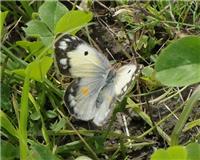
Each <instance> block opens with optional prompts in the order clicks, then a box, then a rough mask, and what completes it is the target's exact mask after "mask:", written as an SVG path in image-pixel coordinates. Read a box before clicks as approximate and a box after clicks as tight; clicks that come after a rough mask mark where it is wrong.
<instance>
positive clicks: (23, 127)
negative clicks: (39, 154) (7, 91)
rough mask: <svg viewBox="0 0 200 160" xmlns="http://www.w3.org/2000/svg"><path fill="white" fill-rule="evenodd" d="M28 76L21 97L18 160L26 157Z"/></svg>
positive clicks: (23, 159) (24, 159)
mask: <svg viewBox="0 0 200 160" xmlns="http://www.w3.org/2000/svg"><path fill="white" fill-rule="evenodd" d="M29 85H30V81H29V76H26V77H25V79H24V85H23V90H22V97H21V108H20V121H19V137H20V139H19V143H20V159H21V160H26V159H27V155H28V146H27V121H28V93H29V88H30V86H29Z"/></svg>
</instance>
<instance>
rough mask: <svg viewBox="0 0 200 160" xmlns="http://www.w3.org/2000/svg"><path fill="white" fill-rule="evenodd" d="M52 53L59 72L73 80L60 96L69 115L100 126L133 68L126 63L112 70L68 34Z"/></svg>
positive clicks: (107, 62) (123, 89) (134, 70)
mask: <svg viewBox="0 0 200 160" xmlns="http://www.w3.org/2000/svg"><path fill="white" fill-rule="evenodd" d="M54 50H55V61H56V64H57V67H58V69H59V71H60V73H61V74H64V75H68V74H69V75H71V76H72V77H73V78H74V81H73V82H72V83H71V84H70V85H69V86H68V87H67V89H66V91H65V94H64V103H65V105H66V107H67V109H68V111H69V113H70V114H71V115H72V116H74V117H75V118H77V119H80V120H83V121H89V120H91V121H92V122H93V123H94V124H95V125H96V126H102V125H103V124H105V122H106V121H107V120H108V118H109V117H110V115H111V113H112V111H113V104H114V103H115V102H116V100H117V99H120V98H121V97H122V96H124V95H125V93H126V91H127V89H128V87H129V85H130V83H131V81H132V80H133V79H134V77H135V74H136V72H137V65H135V64H133V63H130V64H126V65H123V66H122V67H120V68H119V69H115V68H114V67H113V66H112V65H111V64H110V62H109V60H108V59H107V58H106V57H105V56H104V55H103V54H102V53H100V52H99V51H97V50H96V49H95V48H93V47H91V46H90V45H89V44H87V43H86V42H85V41H83V40H82V39H80V38H78V37H76V36H71V35H69V34H64V35H61V36H60V37H58V39H57V40H56V42H55V44H54Z"/></svg>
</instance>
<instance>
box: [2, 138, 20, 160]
mask: <svg viewBox="0 0 200 160" xmlns="http://www.w3.org/2000/svg"><path fill="white" fill-rule="evenodd" d="M0 148H1V152H0V153H1V160H15V159H19V148H18V147H15V146H14V145H12V144H11V143H9V142H7V141H2V140H1V147H0Z"/></svg>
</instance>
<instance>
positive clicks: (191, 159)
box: [186, 143, 200, 160]
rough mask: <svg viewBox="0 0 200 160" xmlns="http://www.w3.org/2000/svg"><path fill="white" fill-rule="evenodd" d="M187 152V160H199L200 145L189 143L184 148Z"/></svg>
mask: <svg viewBox="0 0 200 160" xmlns="http://www.w3.org/2000/svg"><path fill="white" fill-rule="evenodd" d="M186 149H187V152H188V158H187V160H197V159H200V144H198V143H190V144H188V145H187V146H186Z"/></svg>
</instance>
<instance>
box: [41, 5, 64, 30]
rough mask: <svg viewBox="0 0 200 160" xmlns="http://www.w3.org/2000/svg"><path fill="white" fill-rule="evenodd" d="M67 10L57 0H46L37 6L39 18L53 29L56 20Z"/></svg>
mask: <svg viewBox="0 0 200 160" xmlns="http://www.w3.org/2000/svg"><path fill="white" fill-rule="evenodd" d="M67 11H68V9H67V8H66V7H65V6H64V5H63V4H62V3H60V2H58V1H46V2H45V3H43V5H42V6H41V7H40V8H39V16H40V18H41V20H42V21H43V22H44V23H45V24H46V25H47V26H48V27H49V29H51V31H54V28H55V25H56V23H57V21H58V20H59V19H60V18H61V17H62V16H63V15H64V14H65V13H66V12H67Z"/></svg>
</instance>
